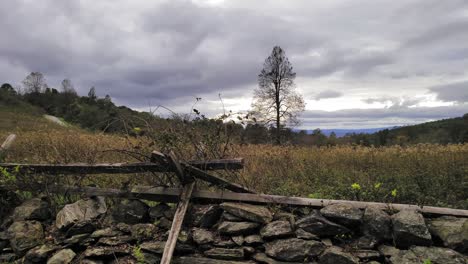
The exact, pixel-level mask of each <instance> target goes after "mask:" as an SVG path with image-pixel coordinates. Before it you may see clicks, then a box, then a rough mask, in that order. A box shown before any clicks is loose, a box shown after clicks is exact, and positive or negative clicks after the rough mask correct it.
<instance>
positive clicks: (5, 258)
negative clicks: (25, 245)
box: [0, 253, 21, 263]
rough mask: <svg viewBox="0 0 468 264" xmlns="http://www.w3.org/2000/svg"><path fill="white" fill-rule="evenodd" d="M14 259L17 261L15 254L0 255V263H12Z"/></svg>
mask: <svg viewBox="0 0 468 264" xmlns="http://www.w3.org/2000/svg"><path fill="white" fill-rule="evenodd" d="M15 259H17V256H16V254H15V253H4V254H0V263H14V261H15ZM20 263H21V262H20Z"/></svg>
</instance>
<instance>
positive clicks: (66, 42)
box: [0, 0, 468, 118]
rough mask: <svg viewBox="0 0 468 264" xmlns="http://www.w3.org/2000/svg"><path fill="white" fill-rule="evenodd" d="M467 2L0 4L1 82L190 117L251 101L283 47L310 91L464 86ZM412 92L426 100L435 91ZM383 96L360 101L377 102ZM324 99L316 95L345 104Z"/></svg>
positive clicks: (446, 95) (445, 95)
mask: <svg viewBox="0 0 468 264" xmlns="http://www.w3.org/2000/svg"><path fill="white" fill-rule="evenodd" d="M198 2H203V1H198ZM467 3H468V2H467V1H465V0H446V1H439V0H412V1H409V2H407V1H405V2H403V1H375V0H363V1H360V3H359V4H356V3H354V2H347V1H338V0H336V1H335V0H334V1H324V2H316V1H294V2H289V1H288V2H278V1H241V0H239V1H220V3H219V5H216V4H215V5H210V4H198V3H194V2H192V1H185V0H174V1H158V2H153V1H151V2H150V1H144V0H135V1H124V0H115V1H97V2H96V1H90V0H83V1H54V0H43V1H25V0H18V1H2V3H1V4H0V25H1V26H0V34H1V36H2V40H1V41H0V82H11V83H13V84H17V83H20V82H21V80H22V79H23V78H24V77H25V76H26V75H27V74H28V73H29V72H31V71H41V72H43V73H44V75H45V76H46V79H47V81H48V83H49V85H51V86H54V87H57V86H58V85H59V83H60V81H61V80H62V79H63V78H70V79H72V81H73V82H74V84H75V86H76V88H77V90H78V92H79V93H80V94H86V93H87V91H88V90H89V88H90V87H91V86H96V89H97V91H98V95H100V96H104V95H105V94H110V95H111V96H112V98H113V99H114V100H115V101H116V102H118V103H121V104H125V105H129V106H131V107H135V108H144V107H146V106H147V105H148V104H149V102H151V103H154V104H166V105H167V104H170V105H173V106H175V107H176V108H180V107H183V106H185V105H187V104H188V102H191V100H192V99H193V98H194V97H203V98H210V100H215V99H216V98H217V95H218V93H222V94H225V95H226V96H228V97H229V98H236V96H237V97H241V96H242V97H245V95H249V94H251V92H252V90H253V89H254V88H255V87H256V83H257V75H258V72H259V71H260V69H261V67H262V64H263V62H264V60H265V58H266V57H267V56H268V54H269V53H270V52H271V49H272V47H273V46H274V45H280V46H282V47H283V48H284V49H285V50H286V54H287V56H288V57H289V59H290V61H291V62H292V64H293V67H294V70H295V71H296V72H297V76H298V79H299V78H300V79H301V80H305V81H304V82H303V83H297V86H298V88H302V89H303V90H306V89H307V87H309V85H308V83H307V81H310V80H315V79H318V78H328V77H330V78H335V79H339V81H340V82H341V83H345V84H347V83H353V82H354V83H356V82H366V81H372V82H374V83H382V84H385V83H386V81H387V80H391V79H398V80H402V81H408V82H412V81H413V79H414V78H427V79H429V80H438V82H437V83H440V81H439V80H440V79H443V78H451V79H453V78H455V77H457V79H458V80H461V79H466V78H465V77H466V74H467V73H466V69H467V67H468V50H467V49H466V45H465V44H464V43H467V42H468V39H467V38H468V34H465V33H466V32H467V31H466V28H467V26H468V17H467V16H466V14H467V10H468V4H467ZM314 87H315V86H314ZM413 87H416V88H412V89H420V90H423V89H424V87H427V83H425V84H424V85H421V87H420V88H418V87H417V86H416V85H414V86H413ZM353 88H356V87H352V86H351V85H350V86H349V90H350V91H349V92H348V91H347V92H346V95H350V96H352V95H353V94H352V89H353ZM385 89H386V88H381V87H376V88H372V89H370V88H369V89H368V90H366V91H364V92H361V94H362V97H364V98H365V97H372V98H374V96H375V95H376V94H378V95H379V96H380V95H381V94H382V93H385V92H386V91H385ZM322 90H324V92H323V93H324V94H318V95H317V93H318V92H319V91H317V90H308V91H307V94H306V96H313V95H314V94H315V95H317V99H323V98H332V97H330V96H334V97H337V96H339V95H340V94H336V93H335V94H331V95H330V92H331V91H336V90H334V88H333V89H332V88H327V87H325V88H324V89H322ZM430 90H431V91H433V92H435V93H437V94H438V99H439V100H443V101H457V102H462V101H464V102H466V98H465V97H463V95H464V94H463V93H462V91H460V90H457V88H450V89H448V90H451V91H452V92H446V91H445V90H442V89H439V88H436V87H433V88H431V89H430ZM327 91H328V94H327ZM419 92H422V91H419ZM460 93H462V94H460ZM398 96H400V95H397V96H396V97H398ZM454 98H458V99H456V100H455V99H454ZM459 98H464V99H459ZM392 102H393V101H392ZM395 102H396V101H395ZM409 103H410V102H409V100H406V101H404V102H396V103H394V105H396V106H399V107H400V108H407V107H408V106H410V105H411V104H409ZM413 105H414V104H413ZM394 108H396V107H394ZM406 110H407V111H409V112H411V111H416V110H417V109H413V108H409V109H406ZM210 111H212V112H214V110H210ZM337 114H339V113H337ZM408 118H410V117H408Z"/></svg>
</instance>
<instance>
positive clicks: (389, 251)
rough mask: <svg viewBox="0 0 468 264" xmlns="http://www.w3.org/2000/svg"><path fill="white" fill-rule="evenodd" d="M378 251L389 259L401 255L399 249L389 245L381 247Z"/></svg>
mask: <svg viewBox="0 0 468 264" xmlns="http://www.w3.org/2000/svg"><path fill="white" fill-rule="evenodd" d="M378 249H379V252H380V254H381V255H383V256H384V257H387V258H389V257H391V256H395V255H398V254H399V253H400V250H399V249H398V248H396V247H393V246H388V245H381V246H379V248H378Z"/></svg>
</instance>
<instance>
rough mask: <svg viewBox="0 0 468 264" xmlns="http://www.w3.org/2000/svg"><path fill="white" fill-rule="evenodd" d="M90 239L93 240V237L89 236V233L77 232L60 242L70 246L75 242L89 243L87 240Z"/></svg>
mask: <svg viewBox="0 0 468 264" xmlns="http://www.w3.org/2000/svg"><path fill="white" fill-rule="evenodd" d="M92 241H94V238H90V235H89V234H78V235H74V236H72V237H70V238H67V239H65V240H63V241H62V242H61V243H60V244H62V245H65V246H72V245H76V244H80V245H84V244H89V243H88V242H92Z"/></svg>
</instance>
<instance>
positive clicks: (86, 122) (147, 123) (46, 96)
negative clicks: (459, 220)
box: [0, 80, 468, 146]
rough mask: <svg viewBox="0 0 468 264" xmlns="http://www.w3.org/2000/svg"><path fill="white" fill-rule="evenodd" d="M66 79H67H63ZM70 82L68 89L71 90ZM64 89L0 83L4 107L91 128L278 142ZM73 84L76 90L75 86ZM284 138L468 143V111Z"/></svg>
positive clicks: (246, 128) (242, 126)
mask: <svg viewBox="0 0 468 264" xmlns="http://www.w3.org/2000/svg"><path fill="white" fill-rule="evenodd" d="M64 82H65V80H64ZM67 85H68V88H67ZM62 86H64V87H62V91H58V90H57V89H55V88H49V87H46V88H43V89H37V90H34V89H29V90H27V91H23V92H22V93H19V92H18V91H17V90H15V89H14V88H13V87H12V86H11V85H10V84H8V83H5V84H3V85H2V86H1V87H0V111H9V112H12V111H13V112H14V111H20V112H27V113H30V114H33V115H42V114H49V115H53V116H57V117H59V118H62V119H63V120H65V121H66V122H68V123H71V124H74V125H77V126H79V127H81V128H84V129H88V130H91V131H103V132H106V133H120V134H129V135H136V134H139V135H141V134H144V133H145V132H146V131H147V129H149V127H154V126H155V124H157V125H156V126H158V127H160V128H164V129H170V128H171V127H174V126H177V123H180V122H190V123H191V124H192V125H193V127H194V129H195V128H196V129H200V130H202V131H203V130H210V131H212V130H213V129H215V130H216V129H217V127H218V125H219V124H220V123H223V122H224V123H226V122H227V121H228V120H230V121H229V122H227V124H226V129H227V130H228V132H229V136H230V137H231V139H232V140H233V141H235V142H237V143H249V144H265V143H271V142H273V140H274V133H275V132H274V130H273V129H272V128H270V127H266V126H264V125H261V124H259V123H256V122H254V121H253V120H249V119H248V118H246V117H241V116H238V117H237V118H235V120H236V122H234V121H233V120H232V118H230V117H228V116H221V117H218V118H215V119H210V118H206V117H205V116H204V115H203V114H202V113H200V112H198V111H197V110H196V109H193V111H194V112H193V116H192V118H187V117H183V116H176V115H174V116H172V117H171V118H161V117H159V116H156V115H153V114H151V113H148V112H138V111H134V110H132V109H130V108H128V107H125V106H116V105H115V104H114V103H113V102H112V99H111V97H110V96H109V95H106V96H105V97H104V98H99V97H97V96H96V91H95V89H94V88H91V89H90V91H89V93H88V95H87V96H80V95H78V94H77V93H76V92H75V91H74V89H73V88H72V86H71V83H70V82H69V81H68V82H65V83H62ZM70 87H71V88H70ZM282 138H283V142H286V143H288V144H293V145H310V146H333V145H340V144H357V145H364V146H372V145H373V146H390V145H411V144H417V143H439V144H449V143H466V142H468V114H465V115H464V116H463V117H458V118H451V119H444V120H439V121H434V122H429V123H423V124H418V125H413V126H405V127H398V128H394V129H385V130H382V131H379V132H376V133H373V134H365V133H359V134H356V133H353V134H347V135H345V136H344V137H337V136H336V135H335V134H334V133H331V134H330V135H329V136H327V135H325V134H324V133H322V132H321V131H320V129H316V130H314V131H313V132H312V133H307V132H306V131H298V132H296V131H294V130H292V129H289V128H283V129H282Z"/></svg>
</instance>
